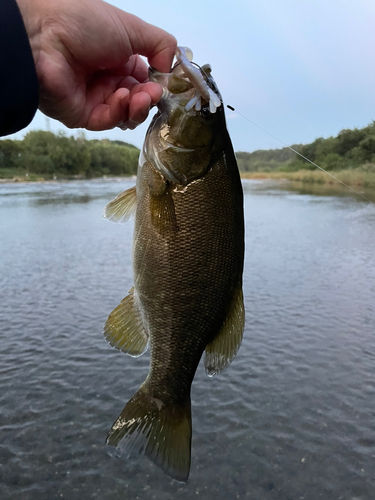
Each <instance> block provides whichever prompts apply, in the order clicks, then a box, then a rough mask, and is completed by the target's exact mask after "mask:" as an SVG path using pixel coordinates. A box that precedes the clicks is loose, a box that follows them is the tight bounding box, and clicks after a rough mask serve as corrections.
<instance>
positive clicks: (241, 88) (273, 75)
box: [8, 0, 375, 152]
mask: <svg viewBox="0 0 375 500" xmlns="http://www.w3.org/2000/svg"><path fill="white" fill-rule="evenodd" d="M109 3H111V4H113V5H116V6H117V7H119V8H121V9H123V10H126V11H128V12H131V13H132V14H135V15H137V16H139V17H141V18H142V19H144V20H145V21H147V22H149V23H152V24H155V25H156V26H159V27H160V28H163V29H164V30H166V31H169V32H170V33H172V34H173V35H174V36H175V37H176V38H177V40H178V44H179V45H184V46H188V47H190V48H191V49H192V50H193V53H194V61H195V62H197V63H198V64H200V65H203V64H205V63H210V64H211V66H212V70H213V72H212V74H213V77H214V78H215V81H216V83H217V85H218V87H219V89H220V92H221V94H222V96H223V100H224V102H225V103H226V104H230V105H231V106H233V107H234V108H236V110H238V112H239V113H241V114H242V115H244V116H246V117H247V118H249V120H251V121H252V122H254V123H256V124H257V125H258V126H259V127H262V128H263V129H265V130H267V131H268V132H269V133H270V134H272V135H273V136H276V137H278V138H279V139H280V140H281V141H283V142H284V143H286V144H288V145H292V144H300V143H303V144H306V143H310V142H312V141H313V140H314V139H316V138H317V137H329V136H332V135H333V136H335V135H337V134H338V133H339V132H340V130H342V129H345V128H354V127H358V128H360V127H363V126H366V125H368V124H369V123H371V121H372V120H373V119H375V1H374V0H310V1H308V2H306V1H303V0H263V1H262V2H260V1H259V0H231V2H224V1H222V2H218V1H217V0H215V1H213V0H189V1H188V2H187V1H181V2H176V1H171V0H163V1H162V2H158V1H156V0H138V1H137V2H132V3H131V2H128V1H127V2H125V1H123V0H110V1H109ZM88 15H89V13H88ZM98 36H100V34H98ZM152 114H154V111H152V112H151V115H152ZM151 115H150V116H151ZM148 123H149V120H148V121H147V122H146V123H145V124H143V125H141V126H140V127H138V128H137V129H136V130H135V131H129V130H128V131H122V130H120V129H113V130H110V131H103V132H87V131H86V132H85V136H86V137H87V138H88V139H91V138H97V139H103V138H108V139H112V140H114V139H120V140H123V141H125V142H130V143H132V144H135V145H136V146H138V147H141V146H142V144H143V140H144V136H145V133H146V130H147V126H148ZM227 124H228V129H229V132H230V135H231V137H232V142H233V145H234V149H235V150H236V151H249V152H251V151H254V150H257V149H274V148H280V147H283V145H282V144H281V143H280V142H278V141H277V140H276V139H275V138H273V137H271V136H269V135H268V134H267V133H265V132H264V131H263V130H261V129H259V128H258V127H256V126H255V125H253V124H252V123H250V122H249V121H247V120H245V119H244V118H242V117H241V116H239V115H238V114H237V113H234V112H231V111H229V110H227ZM35 129H44V130H47V129H50V130H52V131H54V132H57V131H61V130H62V131H64V132H65V133H66V134H68V135H76V134H77V133H78V131H77V130H69V129H67V128H66V127H64V126H63V125H62V124H60V123H59V122H57V121H55V120H52V119H49V120H47V119H46V117H45V116H44V115H43V114H42V113H40V112H39V111H38V113H37V115H36V117H35V118H34V120H33V122H32V123H31V125H30V126H29V127H28V128H27V129H24V130H23V131H21V132H19V133H17V134H14V135H12V136H8V137H9V138H22V137H23V136H24V135H25V134H26V133H27V132H28V131H29V130H35Z"/></svg>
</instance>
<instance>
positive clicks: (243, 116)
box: [226, 104, 373, 203]
mask: <svg viewBox="0 0 375 500" xmlns="http://www.w3.org/2000/svg"><path fill="white" fill-rule="evenodd" d="M226 107H227V108H228V109H230V110H231V111H234V112H235V113H237V114H238V115H240V116H242V118H245V120H247V121H248V122H250V123H252V124H253V125H255V126H256V127H258V128H259V129H260V130H263V132H265V133H266V134H268V135H269V136H271V137H273V138H274V139H276V140H277V141H279V142H280V143H281V144H283V145H284V146H286V147H287V148H288V149H290V150H291V151H293V153H296V154H297V155H299V156H300V157H301V158H303V159H304V160H306V161H308V162H309V163H311V165H314V167H316V168H318V169H319V170H321V171H322V172H324V173H325V174H327V175H329V176H330V177H332V178H333V179H335V180H336V181H337V182H340V183H341V184H342V185H343V186H345V187H346V188H348V189H350V191H353V193H355V194H358V196H361V197H362V198H363V199H365V200H366V201H368V202H370V203H373V201H371V200H369V199H368V198H366V196H365V195H363V194H361V193H359V192H358V191H356V190H355V189H353V188H352V187H351V186H348V184H345V182H343V181H341V180H340V179H338V178H337V177H335V176H334V175H332V174H330V173H329V172H327V170H324V168H322V167H320V166H319V165H317V164H316V163H314V162H313V161H311V160H309V159H308V158H306V156H303V154H301V153H299V152H298V151H296V150H295V149H294V148H292V147H290V146H288V144H286V143H285V142H284V141H282V140H281V139H279V138H278V137H276V136H275V135H273V134H271V132H268V131H267V130H266V129H264V128H263V127H261V126H260V125H258V124H257V123H255V122H253V121H252V120H250V118H247V116H245V115H243V114H242V113H240V112H239V111H237V110H236V109H234V107H233V106H230V105H229V104H226Z"/></svg>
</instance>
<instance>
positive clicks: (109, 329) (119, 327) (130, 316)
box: [104, 287, 148, 357]
mask: <svg viewBox="0 0 375 500" xmlns="http://www.w3.org/2000/svg"><path fill="white" fill-rule="evenodd" d="M104 336H105V338H106V339H107V341H108V342H109V344H110V345H111V346H112V347H116V349H119V350H120V351H123V352H125V353H126V354H129V355H130V356H133V357H138V356H141V354H143V353H144V352H145V351H146V350H147V344H148V335H147V333H146V331H145V329H144V327H143V324H142V320H141V318H140V316H139V313H138V310H137V306H136V303H135V300H134V287H133V288H132V289H131V290H130V291H129V294H128V295H127V296H126V297H125V298H124V299H123V300H122V301H121V303H120V304H119V305H118V306H117V307H116V308H115V309H114V310H113V311H112V312H111V314H110V315H109V316H108V319H107V321H106V324H105V325H104Z"/></svg>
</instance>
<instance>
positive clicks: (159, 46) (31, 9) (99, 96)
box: [17, 0, 176, 130]
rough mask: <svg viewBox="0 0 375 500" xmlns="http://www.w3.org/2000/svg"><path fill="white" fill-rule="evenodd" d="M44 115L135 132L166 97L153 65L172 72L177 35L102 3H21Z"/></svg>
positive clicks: (56, 0)
mask: <svg viewBox="0 0 375 500" xmlns="http://www.w3.org/2000/svg"><path fill="white" fill-rule="evenodd" d="M17 3H18V6H19V8H20V11H21V14H22V17H23V19H24V23H25V26H26V30H27V32H28V35H29V39H30V44H31V49H32V52H33V56H34V60H35V65H36V71H37V75H38V80H39V88H40V104H39V107H40V109H41V111H43V113H45V114H46V115H48V116H50V117H51V118H55V119H57V120H60V121H61V122H62V123H64V124H65V125H66V126H67V127H70V128H75V127H82V128H86V129H88V130H105V129H110V128H113V127H116V126H120V127H122V128H130V129H133V128H135V127H136V126H137V125H139V124H140V123H142V122H143V121H144V120H145V119H146V118H147V115H148V112H149V110H150V107H151V106H152V105H154V104H156V103H157V102H158V101H159V100H160V98H161V94H162V89H161V87H160V86H159V85H158V84H156V83H152V82H147V79H148V69H147V65H146V64H145V62H144V61H143V60H142V59H141V58H140V57H139V55H137V54H140V55H143V56H146V57H147V58H148V62H149V64H150V66H152V67H154V68H156V69H157V70H159V71H162V72H168V71H169V70H170V67H171V64H172V60H173V56H174V53H175V50H176V40H175V39H174V37H173V36H172V35H169V34H168V33H166V32H165V31H163V30H161V29H159V28H157V27H155V26H153V25H151V24H148V23H146V22H144V21H142V20H141V19H139V18H138V17H136V16H133V15H131V14H127V13H125V12H123V11H122V10H120V9H117V8H116V7H113V6H112V5H109V4H107V3H105V2H103V1H102V0H17Z"/></svg>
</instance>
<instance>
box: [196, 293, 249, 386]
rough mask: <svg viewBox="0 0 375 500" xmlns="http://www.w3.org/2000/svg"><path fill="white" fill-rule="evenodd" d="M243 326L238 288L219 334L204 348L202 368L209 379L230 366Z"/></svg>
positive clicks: (238, 344) (241, 304)
mask: <svg viewBox="0 0 375 500" xmlns="http://www.w3.org/2000/svg"><path fill="white" fill-rule="evenodd" d="M244 325H245V308H244V305H243V294H242V287H241V286H240V287H239V289H238V290H237V292H236V294H235V295H234V298H233V301H232V304H231V307H230V309H229V312H228V315H227V318H226V320H225V321H224V324H223V326H222V327H221V330H220V332H219V334H218V335H217V336H216V338H215V339H214V340H213V341H212V342H210V343H209V344H207V346H206V351H205V356H204V367H205V370H206V373H207V375H208V376H209V377H213V376H214V375H217V374H218V373H221V372H222V371H223V370H225V368H227V366H229V365H230V364H231V362H232V361H233V359H234V358H235V356H236V354H237V351H238V349H239V348H240V345H241V342H242V336H243V329H244Z"/></svg>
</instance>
